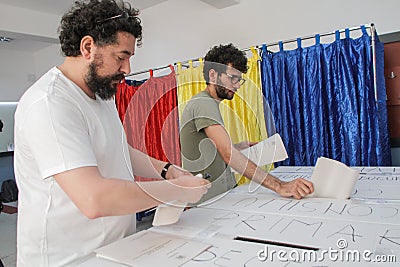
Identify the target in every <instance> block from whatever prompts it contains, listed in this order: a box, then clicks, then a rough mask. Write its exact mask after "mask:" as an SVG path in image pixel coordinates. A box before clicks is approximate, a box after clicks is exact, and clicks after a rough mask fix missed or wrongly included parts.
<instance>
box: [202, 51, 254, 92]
mask: <svg viewBox="0 0 400 267" xmlns="http://www.w3.org/2000/svg"><path fill="white" fill-rule="evenodd" d="M228 64H231V65H232V67H233V68H235V69H237V70H238V71H240V72H242V73H246V72H247V58H246V54H245V53H244V52H243V51H241V50H239V49H238V48H236V47H235V46H234V45H233V44H228V45H219V46H214V47H212V48H211V49H210V50H209V51H208V52H207V54H206V56H205V57H204V68H203V76H204V79H205V80H206V83H207V84H209V83H210V77H209V75H208V73H209V72H210V70H211V69H214V70H215V71H217V72H218V73H222V72H225V71H226V67H227V65H228Z"/></svg>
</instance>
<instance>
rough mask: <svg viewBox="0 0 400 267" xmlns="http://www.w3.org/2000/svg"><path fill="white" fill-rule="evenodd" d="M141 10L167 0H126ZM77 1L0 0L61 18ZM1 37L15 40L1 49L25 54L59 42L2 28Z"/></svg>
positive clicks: (3, 2)
mask: <svg viewBox="0 0 400 267" xmlns="http://www.w3.org/2000/svg"><path fill="white" fill-rule="evenodd" d="M125 1H126V2H130V3H131V5H132V6H133V7H135V8H138V9H139V10H143V9H145V8H149V7H152V6H155V5H157V4H159V3H162V2H165V1H167V0H125ZM74 2H75V0H0V4H4V5H10V6H16V7H20V8H25V9H30V10H34V11H40V12H44V13H49V14H55V15H59V16H60V17H61V16H62V15H63V14H64V13H65V11H67V10H68V9H69V8H70V7H71V6H72V4H73V3H74ZM0 36H7V37H10V38H12V39H13V41H12V42H10V43H2V42H0V49H9V50H17V51H24V52H35V51H38V50H40V49H43V48H45V47H48V46H50V45H52V44H56V43H58V40H56V39H53V38H46V37H40V36H33V35H27V34H20V33H13V32H7V31H5V29H2V28H1V26H0Z"/></svg>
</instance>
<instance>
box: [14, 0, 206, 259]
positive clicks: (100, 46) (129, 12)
mask: <svg viewBox="0 0 400 267" xmlns="http://www.w3.org/2000/svg"><path fill="white" fill-rule="evenodd" d="M116 1H117V0H116ZM116 1H113V0H102V1H100V0H98V1H93V0H92V1H81V2H75V5H74V7H72V8H71V10H70V11H69V12H67V13H66V14H65V15H64V16H63V17H62V20H61V26H60V28H59V33H60V35H59V38H60V43H61V49H62V51H63V53H64V55H65V61H64V62H63V63H62V64H61V65H60V66H57V67H54V68H52V69H50V70H49V71H48V72H47V73H46V74H44V75H43V76H42V77H41V78H40V79H39V80H38V81H37V82H36V83H35V84H34V85H32V86H31V87H30V88H29V89H28V90H27V91H26V93H25V94H24V95H23V96H22V98H21V100H20V102H19V105H18V108H17V111H16V114H15V152H14V156H15V175H16V180H17V183H18V187H19V192H20V195H19V201H18V231H17V249H18V250H17V265H18V266H65V265H71V264H73V263H74V262H77V261H79V260H83V259H84V258H85V256H87V255H89V254H90V253H91V252H92V251H93V250H94V249H96V248H98V247H100V246H103V245H106V244H108V243H111V242H113V241H115V240H118V239H120V238H123V237H125V236H127V235H130V234H133V233H134V232H135V228H136V220H135V213H136V212H138V211H141V210H145V209H148V208H151V207H154V206H157V205H158V204H160V203H162V202H169V201H173V200H178V201H181V202H189V203H194V202H197V201H198V200H199V199H200V198H201V197H202V196H203V194H204V193H206V191H207V188H208V187H209V183H208V181H207V180H204V179H201V178H198V177H194V176H192V175H191V174H190V173H188V172H186V171H184V170H182V169H180V168H179V167H176V166H173V165H172V166H171V165H170V164H169V163H167V162H163V161H159V160H156V159H154V158H151V157H149V156H147V155H146V154H144V153H141V152H139V151H138V150H135V149H132V148H131V147H130V146H129V145H128V144H127V142H126V137H125V133H124V130H123V127H122V124H121V122H120V120H119V117H118V113H117V110H116V106H115V103H114V98H113V97H114V94H115V92H116V87H117V84H118V83H119V82H120V81H121V80H122V79H123V78H124V75H125V74H128V73H129V72H130V58H131V57H132V56H133V55H134V53H135V46H136V43H138V45H140V43H141V36H142V26H141V24H140V20H139V18H138V17H137V15H138V10H136V9H134V8H131V7H130V5H129V4H128V3H124V2H116ZM134 175H139V176H142V177H152V178H155V177H158V178H160V181H154V182H145V183H140V182H135V181H134V178H133V176H134ZM162 177H163V178H166V179H168V181H165V180H163V179H162Z"/></svg>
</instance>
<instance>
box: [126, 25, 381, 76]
mask: <svg viewBox="0 0 400 267" xmlns="http://www.w3.org/2000/svg"><path fill="white" fill-rule="evenodd" d="M363 26H365V28H369V29H371V35H373V34H374V33H373V31H372V29H373V28H374V24H373V23H371V24H364V25H363ZM346 29H347V28H345V29H341V30H339V32H340V33H342V32H345V31H346ZM359 29H361V26H357V27H352V28H348V30H349V31H354V30H359ZM333 34H336V31H332V32H326V33H320V34H319V35H320V36H329V35H333ZM315 35H316V34H314V35H308V36H304V37H300V40H302V41H303V40H308V39H312V38H315ZM297 39H298V38H294V39H287V40H284V41H282V43H283V44H287V43H293V42H297ZM279 43H280V41H279V42H273V43H269V44H266V46H267V47H270V46H275V45H278V44H279ZM260 47H262V45H257V46H254V48H256V49H260ZM251 48H252V47H248V48H245V49H241V51H243V52H247V51H250V50H251ZM190 61H192V62H196V61H199V58H194V59H188V60H185V61H180V62H179V63H181V64H186V63H189V62H190ZM171 65H174V66H176V65H178V62H175V63H173V64H171ZM169 66H170V65H167V66H164V67H158V68H154V69H148V70H143V71H139V72H134V73H130V74H127V75H125V77H129V76H134V75H138V74H143V73H146V72H148V71H150V70H153V71H154V70H161V69H165V68H169Z"/></svg>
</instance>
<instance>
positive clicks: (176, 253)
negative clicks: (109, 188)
mask: <svg viewBox="0 0 400 267" xmlns="http://www.w3.org/2000/svg"><path fill="white" fill-rule="evenodd" d="M209 247H210V245H208V244H204V243H201V242H197V241H192V240H188V239H185V238H181V237H177V236H172V235H167V234H161V233H156V232H152V231H141V232H139V233H137V234H134V235H131V236H128V237H126V238H124V239H121V240H119V241H117V242H114V243H111V244H109V245H107V246H105V247H102V248H99V249H97V250H95V252H96V256H97V257H100V258H105V259H108V260H112V261H116V262H119V263H123V264H126V265H129V266H181V265H182V264H184V263H186V262H188V261H189V260H191V259H192V258H194V257H196V256H197V255H199V254H200V253H201V252H203V251H204V250H206V249H208V248H209Z"/></svg>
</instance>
